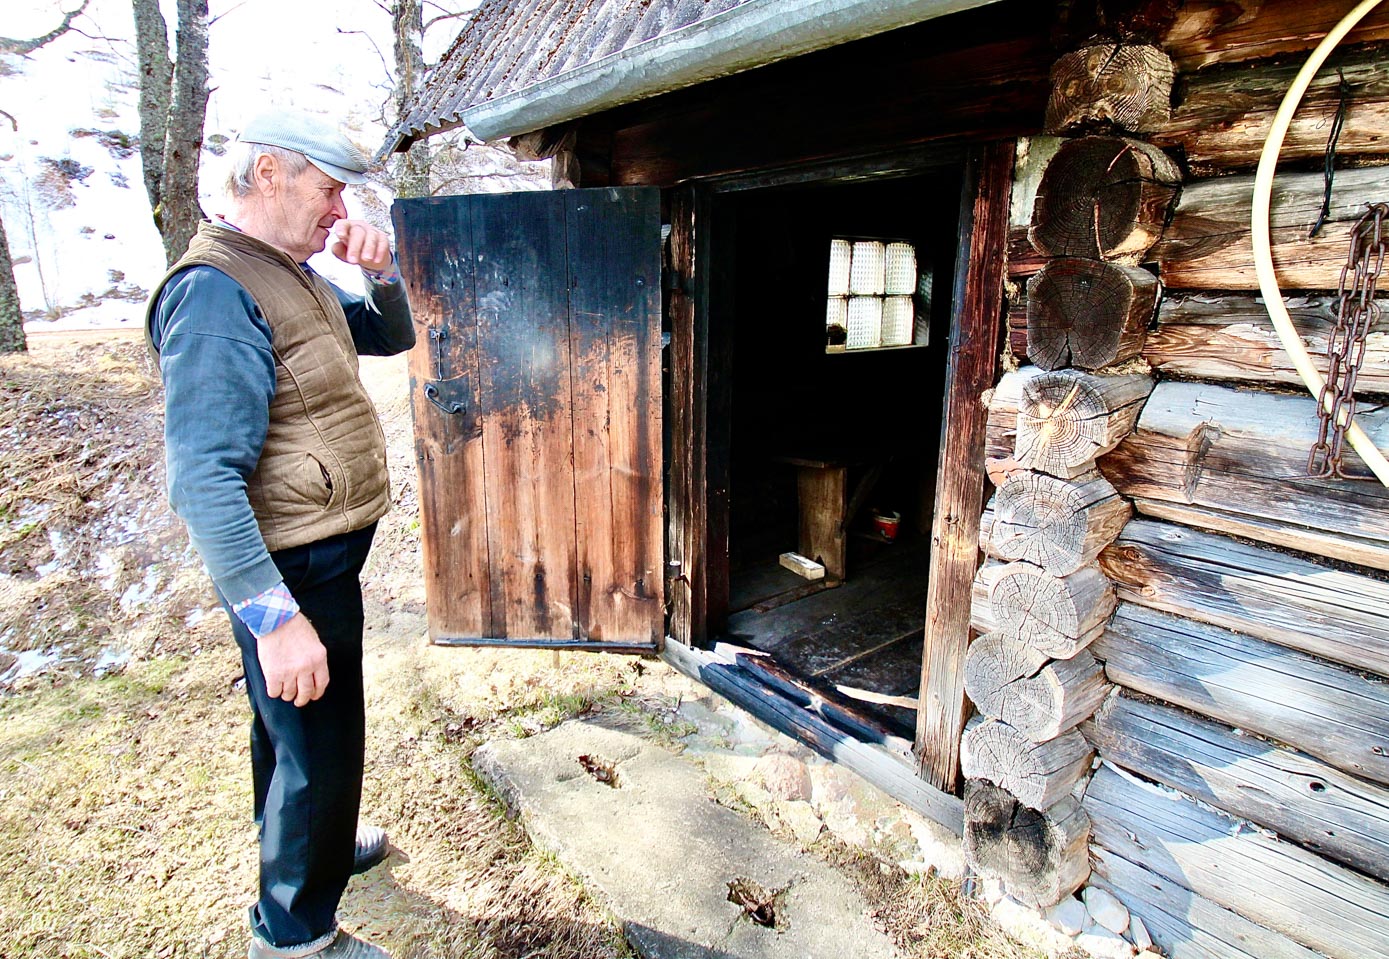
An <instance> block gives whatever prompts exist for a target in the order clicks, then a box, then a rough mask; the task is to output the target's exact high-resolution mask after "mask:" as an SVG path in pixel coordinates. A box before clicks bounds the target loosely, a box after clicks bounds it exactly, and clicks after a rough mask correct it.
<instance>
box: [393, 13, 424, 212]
mask: <svg viewBox="0 0 1389 959" xmlns="http://www.w3.org/2000/svg"><path fill="white" fill-rule="evenodd" d="M422 11H423V7H422V6H421V4H420V0H396V2H395V4H394V6H393V7H392V8H391V23H392V26H393V28H394V31H395V44H394V52H395V79H396V85H395V94H394V100H395V114H396V122H397V123H399V122H401V121H403V120H404V119H405V118H406V116H407V114H408V113H409V111H410V104H411V102H412V100H413V99H414V96H415V94H416V93H418V92H419V90H420V88H421V87H422V86H423V85H424V74H425V65H424V53H423V52H422V51H421V49H420V44H421V42H422V41H423V38H424V17H423V13H422ZM429 174H430V153H429V143H428V141H427V140H425V139H423V138H421V139H418V140H416V141H415V142H414V143H413V144H411V146H410V149H409V150H407V151H406V152H405V154H404V155H403V156H401V157H400V158H399V160H398V161H397V166H396V174H395V193H396V196H398V197H401V198H405V197H418V196H429V195H430V182H429Z"/></svg>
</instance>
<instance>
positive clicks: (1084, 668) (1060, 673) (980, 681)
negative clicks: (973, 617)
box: [965, 629, 1114, 743]
mask: <svg viewBox="0 0 1389 959" xmlns="http://www.w3.org/2000/svg"><path fill="white" fill-rule="evenodd" d="M1039 659H1040V660H1041V662H1040V663H1039V662H1038V660H1039ZM1113 688H1114V687H1112V686H1110V685H1109V684H1108V683H1106V682H1105V679H1104V670H1103V669H1102V668H1101V667H1100V665H1099V664H1098V663H1096V662H1095V657H1093V656H1091V655H1090V653H1088V652H1087V651H1085V650H1081V651H1080V652H1078V653H1076V654H1075V655H1074V656H1072V657H1071V658H1070V659H1055V660H1051V661H1050V662H1048V661H1047V659H1046V657H1045V656H1044V655H1042V654H1041V653H1038V652H1037V651H1036V650H1035V649H1033V648H1032V647H1030V646H1028V645H1027V644H1026V643H1023V642H1022V641H1021V640H1019V639H1018V638H1017V636H1015V635H1014V634H1013V633H1011V632H1010V631H1009V630H1006V629H1002V630H999V631H997V632H994V633H990V634H989V635H987V636H983V637H981V638H979V639H977V640H975V641H974V642H973V643H972V644H971V645H970V647H969V656H968V657H967V658H966V659H965V692H967V693H968V694H969V698H970V700H971V701H972V702H973V703H974V705H975V706H976V707H977V708H978V709H979V711H980V712H981V713H983V714H984V715H985V716H990V717H992V718H994V719H998V720H1001V721H1002V722H1005V723H1007V724H1008V725H1009V726H1012V727H1013V728H1014V729H1016V730H1017V731H1018V732H1019V733H1021V734H1022V735H1024V736H1026V737H1027V738H1028V739H1030V740H1032V741H1033V742H1034V743H1040V742H1046V741H1047V740H1050V739H1055V738H1056V737H1057V736H1060V735H1061V734H1062V733H1064V732H1066V731H1068V730H1071V729H1074V728H1075V727H1076V726H1077V725H1079V724H1080V723H1081V722H1083V721H1084V720H1086V719H1088V718H1089V717H1090V714H1091V713H1093V712H1094V711H1095V709H1096V707H1098V706H1099V704H1100V703H1101V702H1102V701H1103V700H1104V698H1105V697H1106V696H1108V695H1109V691H1110V690H1111V689H1113Z"/></svg>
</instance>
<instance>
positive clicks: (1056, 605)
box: [383, 0, 1389, 959]
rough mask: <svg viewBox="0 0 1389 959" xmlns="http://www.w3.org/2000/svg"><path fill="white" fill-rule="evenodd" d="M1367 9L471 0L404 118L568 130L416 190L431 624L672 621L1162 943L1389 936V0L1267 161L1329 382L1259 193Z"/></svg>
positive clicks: (535, 134)
mask: <svg viewBox="0 0 1389 959" xmlns="http://www.w3.org/2000/svg"><path fill="white" fill-rule="evenodd" d="M1353 6H1355V4H1354V3H1353V2H1352V0H1336V2H1329V0H1328V2H1321V0H1319V2H1310V3H1309V2H1306V0H1185V2H1183V0H1101V2H1096V0H901V2H893V3H882V2H877V0H801V2H790V0H787V2H773V0H698V2H695V0H571V2H549V0H518V2H496V0H484V2H483V4H482V5H481V6H480V8H479V10H478V13H477V14H476V16H475V17H474V19H473V20H472V21H471V22H470V23H469V24H468V25H467V26H466V27H465V28H464V29H463V30H462V32H461V33H460V35H459V37H458V38H457V40H456V42H455V43H454V45H453V47H452V48H451V49H450V51H449V52H448V54H447V55H446V56H445V58H444V59H443V61H442V62H441V64H440V65H439V66H438V68H437V69H436V70H435V71H434V72H433V74H432V75H431V77H430V79H429V81H428V83H427V85H426V87H425V89H424V90H423V92H422V93H421V94H420V95H419V96H418V97H417V98H416V100H415V102H414V103H413V105H412V107H411V109H410V111H409V113H408V115H407V116H406V117H405V119H404V120H403V121H402V122H401V123H400V124H399V125H398V126H397V128H396V129H395V130H394V131H393V132H392V133H391V135H390V137H389V139H388V141H387V143H386V144H385V146H384V147H383V153H386V152H389V151H392V150H403V149H406V148H408V147H409V145H410V144H411V143H413V142H416V141H418V140H420V139H423V138H426V137H429V136H430V135H432V134H435V133H438V132H441V131H445V130H449V129H454V128H457V127H460V126H466V127H467V128H468V129H470V130H471V132H472V133H473V134H474V135H476V136H478V137H481V138H483V139H485V140H489V141H501V140H507V141H509V142H510V143H511V145H512V147H513V148H514V149H515V150H516V151H517V153H518V155H520V156H522V157H525V158H531V159H542V158H549V159H552V160H553V161H554V162H553V170H554V181H555V182H554V185H555V187H556V189H555V190H554V191H552V192H544V191H542V192H537V193H526V194H508V195H499V196H435V197H429V198H423V199H416V200H402V201H398V202H397V204H396V206H395V210H394V217H395V223H396V229H397V235H398V241H399V246H400V251H401V253H400V257H401V264H402V269H403V272H404V273H405V275H406V279H407V283H408V284H409V286H410V291H411V298H412V300H413V302H414V303H415V306H416V315H417V317H418V318H419V319H420V320H421V321H422V323H423V324H424V325H425V326H426V327H427V331H428V332H427V335H426V336H422V337H421V338H420V343H419V346H418V347H417V348H416V351H415V352H414V354H413V355H412V359H411V378H412V393H413V395H414V410H415V423H416V432H417V444H416V449H417V459H418V465H419V471H420V484H421V487H420V488H421V507H422V526H421V529H422V541H423V550H424V556H425V561H426V576H427V580H428V582H427V585H428V606H429V621H430V631H431V636H432V638H433V640H434V641H435V642H438V643H444V644H454V643H457V644H502V645H507V644H510V645H533V646H551V647H556V648H567V649H592V650H620V651H627V652H647V653H656V652H659V653H660V655H662V656H663V657H664V658H665V659H666V660H667V661H668V662H670V663H671V664H673V665H674V666H675V667H676V668H677V669H680V670H681V671H683V672H685V673H687V674H689V675H691V676H693V677H695V678H697V679H698V680H699V681H701V682H703V683H705V684H707V685H708V686H709V687H710V688H712V689H714V690H715V691H717V692H719V693H720V694H722V695H724V696H726V697H727V698H729V699H730V700H732V701H734V702H735V703H737V704H738V705H740V706H742V707H743V708H746V709H747V710H749V711H750V712H752V713H753V714H755V715H756V716H758V717H759V718H760V719H762V720H764V721H766V722H768V723H770V724H771V725H773V726H775V727H777V728H778V729H781V730H782V731H784V732H786V733H788V734H789V735H792V736H794V737H796V738H798V739H799V740H801V741H803V742H805V743H806V744H808V745H810V746H811V747H813V748H815V749H817V750H819V751H820V752H822V753H823V754H825V755H826V756H829V757H831V758H832V759H834V760H835V761H836V762H839V763H842V764H844V765H845V766H847V767H849V768H851V769H853V770H855V771H856V772H858V773H860V774H862V775H863V776H865V777H866V778H868V779H869V780H870V781H872V782H874V783H875V784H877V785H878V786H880V787H881V788H883V789H884V790H886V791H887V792H888V793H890V794H891V795H893V796H894V797H895V798H897V799H898V800H900V801H901V802H903V803H904V804H906V805H908V806H910V807H911V808H913V809H915V810H917V811H918V812H920V813H922V814H923V815H926V816H928V817H931V818H932V819H934V820H936V821H938V822H941V823H944V824H946V825H948V826H950V827H952V828H953V829H955V830H956V831H957V832H958V833H960V834H961V835H962V836H963V839H964V845H965V850H966V854H967V857H968V861H969V863H970V865H971V867H972V868H973V869H974V870H975V871H976V872H977V873H978V874H979V875H982V876H989V877H995V878H997V879H999V880H1000V881H1001V882H1002V884H1003V886H1004V888H1005V889H1006V890H1007V891H1008V892H1009V893H1010V894H1011V895H1013V896H1014V897H1016V898H1018V899H1019V900H1022V901H1024V902H1027V903H1032V904H1035V905H1037V906H1039V907H1045V906H1048V905H1049V904H1052V903H1056V902H1057V901H1059V900H1060V899H1062V898H1064V897H1066V896H1069V895H1071V894H1073V893H1075V892H1076V890H1078V889H1080V888H1081V887H1083V886H1085V885H1087V884H1088V885H1094V886H1099V887H1102V888H1104V889H1106V890H1108V891H1110V892H1111V893H1112V894H1114V895H1115V896H1117V897H1118V898H1119V899H1120V900H1121V901H1122V902H1123V903H1124V904H1125V905H1126V906H1127V907H1128V908H1129V910H1130V911H1131V913H1132V915H1134V916H1138V917H1140V918H1141V919H1142V920H1143V924H1144V925H1145V927H1146V929H1147V930H1148V931H1149V932H1150V933H1151V936H1152V939H1153V940H1154V941H1155V942H1156V944H1157V946H1158V947H1159V948H1161V950H1162V951H1163V952H1164V953H1166V954H1167V955H1170V956H1173V957H1180V959H1186V957H1250V956H1260V957H1262V956H1278V957H1285V956H1297V957H1312V956H1317V955H1322V956H1330V957H1338V959H1352V957H1354V959H1360V957H1364V956H1372V955H1389V535H1386V531H1387V530H1389V490H1387V489H1386V488H1385V486H1384V485H1383V484H1382V483H1380V482H1379V481H1378V480H1376V479H1375V477H1374V476H1373V475H1372V474H1371V472H1370V469H1369V467H1368V466H1367V463H1366V462H1365V460H1364V459H1363V458H1362V457H1361V455H1360V454H1359V453H1357V452H1356V451H1355V450H1354V449H1352V448H1351V447H1350V446H1343V445H1342V440H1343V438H1344V437H1343V434H1344V428H1343V427H1344V420H1345V417H1344V416H1343V415H1342V414H1343V412H1344V411H1345V410H1346V409H1347V408H1349V409H1353V410H1354V421H1355V423H1357V424H1358V425H1359V428H1360V429H1361V430H1363V432H1364V434H1365V435H1366V436H1367V437H1368V439H1369V442H1370V443H1372V444H1373V445H1374V447H1377V448H1378V449H1380V450H1386V449H1389V412H1386V411H1385V410H1384V408H1383V407H1384V398H1385V397H1386V396H1389V325H1386V323H1389V321H1386V320H1385V319H1383V318H1382V317H1381V315H1380V311H1379V308H1378V306H1379V302H1380V301H1378V300H1376V299H1375V297H1374V286H1373V283H1374V280H1375V279H1377V277H1378V272H1379V271H1380V269H1381V268H1382V262H1381V260H1382V257H1383V240H1384V239H1385V237H1380V236H1377V235H1374V231H1373V230H1370V229H1369V227H1367V226H1364V225H1362V224H1364V223H1366V222H1368V221H1367V219H1366V218H1367V217H1370V218H1372V215H1373V210H1374V209H1375V207H1374V205H1375V204H1383V203H1385V202H1386V201H1389V4H1381V5H1378V6H1376V5H1374V4H1371V7H1372V8H1373V9H1371V10H1370V11H1369V13H1368V15H1365V16H1364V18H1363V19H1361V20H1360V21H1359V22H1358V24H1357V25H1356V26H1355V27H1354V28H1353V29H1352V30H1351V31H1350V32H1349V33H1348V34H1347V35H1346V36H1345V37H1344V38H1343V39H1342V40H1341V41H1340V42H1339V43H1338V44H1337V45H1336V47H1335V49H1334V50H1333V51H1332V52H1331V54H1330V58H1329V59H1328V60H1327V61H1326V63H1325V65H1324V66H1323V67H1322V68H1321V69H1320V70H1319V71H1318V72H1317V73H1316V74H1315V76H1314V77H1313V79H1312V80H1311V83H1310V87H1309V88H1308V89H1307V91H1306V93H1305V95H1304V96H1303V98H1302V99H1301V102H1300V105H1299V106H1298V108H1297V110H1296V112H1295V113H1294V114H1292V117H1291V125H1290V127H1289V129H1288V130H1287V133H1286V136H1285V137H1284V138H1283V142H1282V144H1281V148H1280V151H1279V154H1278V161H1279V162H1278V166H1277V172H1276V176H1275V177H1274V180H1273V185H1272V194H1271V220H1270V225H1269V229H1268V236H1269V242H1270V244H1271V255H1272V264H1273V274H1274V276H1275V278H1276V283H1277V287H1278V289H1279V294H1278V298H1279V299H1280V300H1281V302H1283V303H1284V304H1285V306H1286V309H1287V311H1288V313H1289V314H1290V320H1291V324H1292V327H1293V329H1294V333H1295V337H1294V339H1295V340H1296V342H1299V343H1301V344H1302V345H1303V347H1305V348H1306V349H1307V350H1308V351H1309V352H1310V353H1311V355H1312V357H1313V359H1314V361H1315V362H1317V363H1319V364H1320V365H1321V370H1322V375H1324V376H1328V377H1330V378H1331V380H1332V383H1333V387H1332V388H1330V389H1328V391H1327V394H1326V396H1314V395H1313V394H1312V393H1310V392H1309V390H1308V389H1307V388H1306V387H1305V386H1304V384H1303V382H1302V379H1301V378H1300V376H1299V374H1298V372H1297V370H1296V367H1295V362H1294V359H1293V356H1292V355H1291V353H1290V351H1289V349H1288V348H1287V346H1286V345H1285V341H1284V340H1283V339H1281V338H1280V335H1279V333H1278V332H1277V330H1276V328H1275V326H1274V325H1273V322H1272V321H1271V319H1270V309H1269V303H1268V299H1267V297H1264V296H1262V295H1261V292H1260V281H1259V277H1258V273H1257V270H1256V267H1255V252H1254V251H1255V247H1256V246H1257V245H1258V242H1259V237H1258V236H1257V235H1256V231H1255V230H1254V228H1253V227H1252V226H1251V211H1252V210H1254V208H1255V207H1256V206H1257V203H1258V200H1257V198H1256V174H1255V171H1256V167H1257V166H1258V164H1259V163H1260V157H1261V155H1262V154H1263V153H1264V152H1265V149H1264V148H1265V142H1266V140H1267V139H1268V136H1269V131H1270V129H1271V128H1273V125H1274V122H1275V114H1276V112H1277V110H1278V108H1279V105H1280V103H1281V102H1282V101H1283V99H1284V97H1285V95H1286V94H1287V91H1288V90H1289V88H1290V86H1291V85H1292V84H1293V83H1294V82H1295V81H1296V78H1297V77H1298V74H1299V73H1300V72H1301V70H1302V67H1303V64H1304V63H1305V62H1306V61H1307V59H1308V57H1309V55H1310V54H1311V53H1312V51H1313V49H1314V48H1316V47H1317V46H1318V44H1320V43H1321V42H1322V40H1323V38H1324V37H1325V36H1326V35H1327V34H1328V33H1329V32H1330V31H1332V30H1333V28H1335V27H1336V25H1337V24H1338V22H1340V21H1341V20H1342V18H1343V17H1344V16H1345V15H1346V14H1347V13H1349V12H1350V11H1351V9H1352V7H1353ZM1380 209H1381V214H1380V215H1381V216H1382V215H1383V213H1382V210H1383V208H1382V207H1381V208H1380ZM1367 211H1370V213H1368V214H1367ZM1319 221H1320V226H1319V227H1318V228H1317V229H1316V230H1315V232H1314V231H1313V227H1314V225H1316V224H1318V222H1319ZM1366 230H1369V233H1366ZM1357 237H1359V239H1357ZM1353 248H1354V250H1353ZM1355 250H1358V251H1359V252H1358V253H1357V252H1354V251H1355ZM1367 250H1368V251H1369V252H1366V251H1367ZM1357 257H1358V262H1359V263H1360V264H1361V268H1360V269H1359V271H1358V272H1357V269H1356V266H1355V263H1356V262H1357ZM1376 257H1379V258H1381V259H1376ZM1348 261H1349V262H1350V263H1351V266H1350V267H1349V270H1348V272H1346V273H1345V274H1344V276H1343V270H1345V269H1346V267H1347V263H1348ZM1346 277H1349V279H1346ZM1338 397H1339V399H1338ZM1319 411H1320V412H1319ZM1333 447H1334V449H1333ZM1314 450H1315V451H1319V452H1317V453H1316V455H1314ZM785 554H794V558H793V559H791V560H789V561H787V562H785V563H783V562H780V561H779V559H780V558H781V557H782V556H784V555H785ZM788 567H792V568H788ZM796 570H799V574H798V572H797V571H796ZM807 572H810V573H811V574H812V575H814V576H815V577H816V578H806V577H805V575H804V574H806V573H807Z"/></svg>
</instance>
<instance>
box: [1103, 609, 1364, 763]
mask: <svg viewBox="0 0 1389 959" xmlns="http://www.w3.org/2000/svg"><path fill="white" fill-rule="evenodd" d="M1091 652H1092V653H1093V654H1094V656H1095V658H1096V659H1098V660H1101V661H1102V662H1103V663H1104V666H1105V674H1106V675H1107V676H1108V677H1109V679H1110V681H1111V682H1113V683H1117V684H1118V685H1120V686H1124V687H1126V688H1128V689H1133V690H1136V691H1138V692H1141V693H1144V694H1145V695H1149V696H1156V697H1157V698H1159V699H1162V700H1165V701H1166V702H1169V703H1173V704H1175V705H1177V706H1181V707H1182V708H1184V709H1189V710H1192V711H1193V712H1196V713H1200V714H1201V715H1203V716H1208V717H1210V718H1212V719H1217V720H1220V721H1221V722H1223V723H1226V724H1227V725H1230V726H1235V727H1238V728H1240V729H1247V730H1249V731H1251V732H1254V733H1258V734H1260V735H1262V736H1268V737H1269V738H1271V739H1276V740H1278V741H1279V742H1282V743H1287V744H1289V745H1290V746H1292V747H1294V748H1296V749H1298V750H1300V751H1302V752H1304V753H1306V754H1307V755H1309V756H1314V757H1316V758H1317V759H1320V760H1321V761H1323V762H1325V763H1327V764H1328V765H1331V766H1334V767H1335V768H1337V769H1340V770H1343V771H1345V772H1347V773H1351V774H1353V775H1355V776H1358V777H1361V778H1363V779H1367V780H1371V781H1373V782H1378V783H1389V711H1387V710H1386V709H1385V705H1384V704H1385V702H1387V701H1389V684H1386V683H1385V682H1384V681H1383V680H1380V679H1372V678H1367V677H1365V676H1363V675H1361V674H1360V673H1358V672H1355V671H1353V670H1349V669H1345V668H1343V667H1340V666H1335V665H1333V664H1331V663H1327V662H1324V661H1323V660H1320V659H1317V658H1316V657H1313V656H1308V655H1306V654H1303V653H1298V652H1294V651H1293V650H1290V649H1284V648H1282V647H1280V646H1276V645H1274V644H1273V643H1269V642H1265V641H1264V640H1260V639H1255V638H1254V637H1252V636H1246V635H1243V634H1241V633H1235V632H1231V631H1230V630H1227V629H1221V628H1219V627H1216V626H1209V625H1206V624H1204V623H1197V622H1195V621H1193V620H1190V619H1184V618H1182V617H1180V616H1173V615H1170V614H1167V613H1160V612H1157V611H1155V610H1151V609H1144V608H1143V607H1141V606H1133V605H1131V604H1128V603H1122V604H1120V606H1119V609H1118V610H1117V611H1116V613H1115V615H1114V619H1113V620H1112V621H1111V622H1110V624H1109V629H1108V630H1106V631H1105V634H1104V635H1103V636H1102V637H1100V639H1099V640H1097V641H1096V642H1095V643H1094V644H1093V645H1092V646H1091Z"/></svg>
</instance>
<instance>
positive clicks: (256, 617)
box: [232, 583, 299, 639]
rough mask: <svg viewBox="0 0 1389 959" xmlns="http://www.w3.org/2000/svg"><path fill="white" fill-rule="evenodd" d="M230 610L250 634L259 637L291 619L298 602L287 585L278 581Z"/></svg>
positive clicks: (297, 608)
mask: <svg viewBox="0 0 1389 959" xmlns="http://www.w3.org/2000/svg"><path fill="white" fill-rule="evenodd" d="M232 611H233V612H234V613H236V615H237V617H238V618H239V619H240V620H241V621H242V622H243V623H245V624H246V628H247V629H249V630H250V631H251V635H252V636H254V637H255V638H256V639H260V638H261V637H262V636H264V635H265V634H266V633H269V632H273V631H274V630H275V629H277V628H278V627H280V626H283V625H284V624H285V623H287V622H289V621H290V620H291V619H293V618H294V616H295V614H296V613H298V612H299V604H298V603H296V602H295V601H294V597H293V596H291V595H290V594H289V589H288V587H286V586H285V584H284V583H279V584H277V585H275V586H272V587H270V588H269V589H267V590H266V591H265V592H263V593H261V594H259V595H258V596H252V597H251V598H250V599H244V600H242V601H241V602H239V603H237V604H236V605H235V606H233V607H232Z"/></svg>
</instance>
